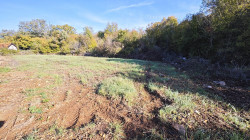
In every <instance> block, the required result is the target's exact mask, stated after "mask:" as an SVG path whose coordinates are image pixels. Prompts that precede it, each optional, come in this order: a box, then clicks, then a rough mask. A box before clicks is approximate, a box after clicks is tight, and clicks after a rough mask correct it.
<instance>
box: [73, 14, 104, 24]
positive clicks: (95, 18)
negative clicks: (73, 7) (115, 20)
mask: <svg viewBox="0 0 250 140" xmlns="http://www.w3.org/2000/svg"><path fill="white" fill-rule="evenodd" d="M78 15H79V16H81V17H84V18H87V19H88V20H91V21H94V22H97V23H102V24H106V23H108V21H107V20H105V19H103V18H101V17H99V16H96V15H94V14H92V13H88V12H84V13H78Z"/></svg>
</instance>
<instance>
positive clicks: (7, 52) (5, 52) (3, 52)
mask: <svg viewBox="0 0 250 140" xmlns="http://www.w3.org/2000/svg"><path fill="white" fill-rule="evenodd" d="M17 52H18V51H15V50H9V49H7V48H4V49H0V55H9V54H16V53H17Z"/></svg>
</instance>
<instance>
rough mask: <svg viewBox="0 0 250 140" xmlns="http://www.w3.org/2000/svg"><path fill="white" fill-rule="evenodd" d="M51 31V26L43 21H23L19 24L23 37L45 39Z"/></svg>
mask: <svg viewBox="0 0 250 140" xmlns="http://www.w3.org/2000/svg"><path fill="white" fill-rule="evenodd" d="M48 31H49V26H48V24H47V23H46V21H45V20H43V19H34V20H31V21H22V22H20V23H19V32H20V33H21V34H23V35H31V36H33V37H44V36H46V35H47V33H48Z"/></svg>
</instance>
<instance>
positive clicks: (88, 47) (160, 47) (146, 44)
mask: <svg viewBox="0 0 250 140" xmlns="http://www.w3.org/2000/svg"><path fill="white" fill-rule="evenodd" d="M249 23H250V21H249V2H247V1H245V0H238V1H224V0H212V1H206V0H203V3H202V6H201V8H200V12H198V13H196V14H190V15H187V17H186V18H185V19H184V20H183V21H181V22H178V21H177V18H176V17H173V16H171V17H168V18H163V19H162V21H160V22H155V23H151V24H149V25H148V27H147V28H146V30H142V29H141V30H135V29H132V30H129V29H119V28H118V25H117V24H116V23H109V24H107V27H106V28H105V29H104V30H103V31H99V32H98V33H93V30H92V28H91V27H85V28H84V29H83V33H80V34H76V30H75V28H74V27H72V26H70V25H67V24H66V25H49V24H47V22H46V21H45V20H42V19H35V20H32V21H25V22H20V24H19V30H18V31H12V30H3V31H2V32H1V36H2V37H3V38H2V39H1V40H0V42H12V43H14V44H16V45H17V46H18V47H19V49H21V50H32V51H33V52H34V53H41V54H49V53H53V54H75V55H79V54H84V53H86V52H87V53H90V54H92V55H96V56H107V57H124V58H139V59H146V60H163V59H165V58H168V55H171V54H177V55H181V56H184V57H195V56H197V57H201V58H205V59H209V60H211V61H212V62H213V63H219V64H220V65H222V64H224V65H225V64H229V65H233V66H237V67H242V66H246V65H248V64H249V59H248V58H249V57H250V56H249V54H250V53H249V51H250V50H249V33H250V31H249ZM1 52H2V54H6V53H7V52H6V51H4V50H2V51H1Z"/></svg>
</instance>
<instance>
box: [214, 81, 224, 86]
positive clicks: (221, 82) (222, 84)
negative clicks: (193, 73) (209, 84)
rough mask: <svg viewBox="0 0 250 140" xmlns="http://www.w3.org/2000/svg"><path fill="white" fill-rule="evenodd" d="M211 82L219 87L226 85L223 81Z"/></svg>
mask: <svg viewBox="0 0 250 140" xmlns="http://www.w3.org/2000/svg"><path fill="white" fill-rule="evenodd" d="M213 82H214V83H215V84H217V85H220V86H226V83H225V82H224V81H213Z"/></svg>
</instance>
